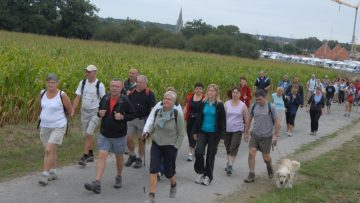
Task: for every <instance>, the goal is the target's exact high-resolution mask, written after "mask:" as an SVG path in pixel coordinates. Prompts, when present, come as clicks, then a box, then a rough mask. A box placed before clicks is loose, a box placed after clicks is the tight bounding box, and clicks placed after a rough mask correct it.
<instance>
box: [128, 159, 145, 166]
mask: <svg viewBox="0 0 360 203" xmlns="http://www.w3.org/2000/svg"><path fill="white" fill-rule="evenodd" d="M142 163H143V162H142V160H141V158H135V164H134V166H133V167H134V168H141V167H142ZM130 165H131V164H130Z"/></svg>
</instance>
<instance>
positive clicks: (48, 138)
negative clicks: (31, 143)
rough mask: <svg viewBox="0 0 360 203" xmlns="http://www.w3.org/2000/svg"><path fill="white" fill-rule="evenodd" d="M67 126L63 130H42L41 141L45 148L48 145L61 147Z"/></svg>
mask: <svg viewBox="0 0 360 203" xmlns="http://www.w3.org/2000/svg"><path fill="white" fill-rule="evenodd" d="M66 128H67V126H66V125H65V126H64V127H62V128H43V127H42V128H40V140H41V142H42V144H43V145H44V146H46V145H47V144H48V143H51V144H57V145H61V144H62V142H63V139H64V135H65V133H66Z"/></svg>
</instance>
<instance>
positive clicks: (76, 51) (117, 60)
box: [0, 31, 339, 126]
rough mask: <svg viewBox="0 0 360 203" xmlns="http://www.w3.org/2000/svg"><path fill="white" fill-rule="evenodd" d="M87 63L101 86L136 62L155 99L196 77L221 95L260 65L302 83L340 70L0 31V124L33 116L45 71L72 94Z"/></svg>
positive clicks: (181, 94) (183, 87)
mask: <svg viewBox="0 0 360 203" xmlns="http://www.w3.org/2000/svg"><path fill="white" fill-rule="evenodd" d="M89 64H94V65H96V66H97V67H98V78H99V79H100V80H101V81H103V82H104V83H105V84H106V86H108V82H109V81H110V80H111V79H112V78H114V77H118V78H121V79H126V78H127V74H128V70H129V69H130V68H131V67H136V68H138V69H139V70H140V72H141V74H144V75H146V76H148V78H149V82H150V84H149V86H150V88H151V89H152V90H154V92H155V93H156V95H157V98H160V97H159V96H160V95H161V94H162V93H163V90H164V89H165V88H166V87H168V86H174V87H175V88H176V89H177V90H178V93H179V97H180V101H182V100H183V98H184V95H186V93H187V92H189V91H190V90H191V89H192V86H193V84H194V83H195V82H196V81H201V82H203V83H204V84H209V83H216V84H219V85H220V88H221V91H222V92H223V93H222V95H223V96H224V95H225V94H224V92H225V90H226V89H228V88H230V87H232V86H233V85H237V84H238V80H239V77H240V76H246V77H247V78H248V79H249V82H250V83H251V84H253V83H254V81H255V78H256V76H257V74H258V72H259V70H265V71H266V72H267V73H268V76H269V77H270V78H271V79H272V80H274V81H278V80H279V79H280V78H281V77H282V75H284V74H288V75H289V76H290V77H292V76H294V75H298V76H300V78H301V81H302V82H304V81H306V80H307V79H308V78H309V76H310V75H311V74H312V73H315V74H317V76H319V77H321V78H322V77H323V76H324V75H325V74H327V75H329V76H330V77H331V78H335V77H336V75H338V74H339V73H337V72H333V71H331V70H326V69H323V68H315V67H310V66H302V65H298V64H292V63H280V62H275V61H270V60H251V59H243V58H237V57H228V56H219V55H209V54H199V53H193V52H182V51H176V50H168V49H155V48H145V47H136V46H130V45H123V44H114V43H103V42H93V41H82V40H72V39H63V38H55V37H44V36H37V35H31V34H20V33H12V32H3V31H0V87H1V90H0V91H1V92H0V126H1V125H4V124H8V123H18V122H21V121H33V120H36V118H37V116H38V115H37V108H38V101H37V99H38V95H39V92H40V90H41V89H43V88H44V86H45V81H44V79H45V77H46V76H47V74H48V73H50V72H53V73H55V74H57V75H58V76H59V78H60V80H61V81H60V87H61V89H63V90H64V91H65V92H67V93H68V94H69V95H70V97H71V99H73V98H74V91H75V89H76V86H77V84H78V83H79V81H80V80H81V79H83V78H84V77H85V73H84V70H83V68H84V67H86V66H87V65H89Z"/></svg>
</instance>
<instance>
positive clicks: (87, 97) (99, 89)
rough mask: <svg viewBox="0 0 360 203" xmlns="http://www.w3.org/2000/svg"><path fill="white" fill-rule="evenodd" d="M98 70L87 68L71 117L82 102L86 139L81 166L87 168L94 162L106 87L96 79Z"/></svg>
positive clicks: (82, 122) (82, 121) (82, 118)
mask: <svg viewBox="0 0 360 203" xmlns="http://www.w3.org/2000/svg"><path fill="white" fill-rule="evenodd" d="M96 71H97V68H96V66H94V65H89V66H88V67H86V68H85V73H86V78H87V79H84V80H81V81H80V82H79V85H78V87H77V89H76V92H75V94H76V97H75V99H74V102H73V109H72V112H71V116H72V117H73V116H74V115H75V113H76V110H77V107H78V105H79V102H80V98H82V100H81V124H82V129H83V134H84V137H85V144H84V154H83V156H82V157H81V158H80V161H79V165H81V166H86V163H87V162H93V161H94V153H93V145H94V139H93V135H94V131H95V129H96V127H97V126H98V123H99V118H98V116H97V113H98V108H99V102H100V99H101V98H102V97H103V96H104V95H105V86H104V84H103V83H101V82H100V81H99V80H98V79H97V78H96Z"/></svg>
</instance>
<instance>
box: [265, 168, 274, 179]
mask: <svg viewBox="0 0 360 203" xmlns="http://www.w3.org/2000/svg"><path fill="white" fill-rule="evenodd" d="M266 169H267V172H268V176H269V179H272V178H273V177H274V170H273V168H272V166H271V165H269V166H266Z"/></svg>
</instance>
